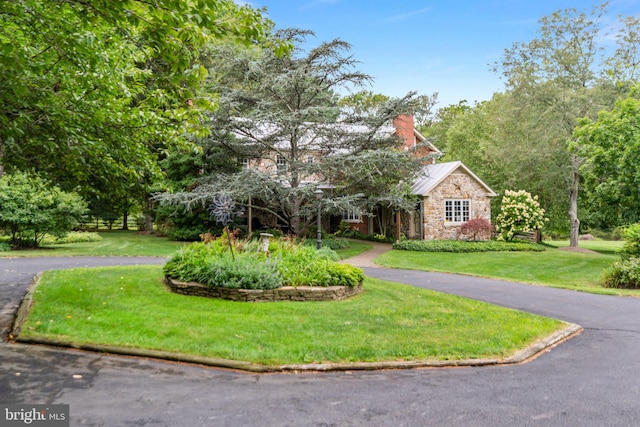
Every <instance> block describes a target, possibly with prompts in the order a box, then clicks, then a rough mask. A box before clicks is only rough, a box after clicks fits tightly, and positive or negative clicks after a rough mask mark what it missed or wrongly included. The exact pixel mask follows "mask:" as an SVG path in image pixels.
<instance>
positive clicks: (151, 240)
mask: <svg viewBox="0 0 640 427" xmlns="http://www.w3.org/2000/svg"><path fill="white" fill-rule="evenodd" d="M99 235H100V236H101V237H102V240H101V241H99V242H83V243H65V244H56V245H48V246H44V247H43V248H40V249H34V250H17V251H8V252H0V257H38V256H158V257H168V256H171V255H172V254H173V253H174V252H175V251H176V250H178V248H180V247H181V246H183V245H185V244H187V243H185V242H176V241H173V240H170V239H168V238H166V237H157V236H153V235H148V234H143V233H138V232H136V231H101V232H99ZM349 244H350V247H349V248H346V249H339V250H337V251H336V252H337V253H338V256H339V257H340V259H345V258H349V257H352V256H355V255H358V254H359V253H362V252H364V251H366V250H368V249H370V248H371V245H370V244H367V243H361V242H352V241H350V242H349Z"/></svg>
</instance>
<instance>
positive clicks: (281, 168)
mask: <svg viewBox="0 0 640 427" xmlns="http://www.w3.org/2000/svg"><path fill="white" fill-rule="evenodd" d="M276 168H277V170H278V173H285V172H287V171H288V170H289V165H288V164H287V158H286V157H285V156H283V155H281V154H278V155H276Z"/></svg>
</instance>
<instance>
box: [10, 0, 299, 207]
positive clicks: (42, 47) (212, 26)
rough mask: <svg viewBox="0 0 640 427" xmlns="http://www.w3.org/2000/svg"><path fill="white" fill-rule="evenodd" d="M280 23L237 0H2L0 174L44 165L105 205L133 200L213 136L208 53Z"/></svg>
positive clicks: (252, 39) (259, 36)
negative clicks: (171, 153)
mask: <svg viewBox="0 0 640 427" xmlns="http://www.w3.org/2000/svg"><path fill="white" fill-rule="evenodd" d="M271 28H272V24H271V22H270V21H268V20H266V19H264V18H263V17H262V15H261V13H260V11H258V10H255V9H252V8H250V7H248V6H242V7H241V6H238V5H237V4H236V3H235V2H234V1H232V0H215V1H204V0H192V1H183V0H150V1H142V0H124V1H118V2H113V1H106V0H89V1H84V0H64V1H62V0H46V1H45V0H2V1H0V175H1V174H2V172H3V171H4V170H5V169H6V170H8V171H13V170H36V171H38V172H40V173H45V174H47V176H49V177H50V179H52V180H53V181H55V182H57V183H58V184H60V185H62V186H63V187H64V188H67V189H71V188H76V187H77V186H80V187H81V188H82V191H83V195H84V196H85V197H86V198H87V199H89V200H92V199H93V200H94V202H93V203H92V204H94V205H95V204H100V202H99V199H100V198H102V199H104V200H110V199H116V198H123V197H124V196H125V195H126V194H128V193H131V188H132V187H133V186H136V185H138V184H139V183H141V182H148V181H149V180H150V179H151V180H153V179H155V178H157V177H159V168H158V166H157V158H156V157H157V154H158V153H159V152H161V151H162V150H164V149H166V148H167V147H169V146H171V145H174V144H185V143H186V140H185V136H186V135H188V134H189V133H193V132H196V131H197V130H198V129H202V128H201V127H200V124H201V120H200V115H201V111H202V110H206V109H207V108H208V107H210V106H211V103H212V101H213V96H212V94H209V93H204V92H202V91H201V90H200V89H201V84H202V82H203V80H204V78H205V76H206V69H205V68H204V67H203V66H202V63H201V57H200V49H201V47H202V46H204V45H205V44H207V43H211V42H213V41H217V40H221V39H225V40H227V39H232V40H237V41H242V42H244V43H248V44H251V43H257V42H262V41H264V40H265V39H266V34H268V33H269V32H270V31H271ZM271 47H272V48H273V49H276V50H279V51H281V50H283V49H285V50H286V48H287V46H286V45H285V44H281V43H278V42H277V41H275V40H274V41H273V43H272V45H271Z"/></svg>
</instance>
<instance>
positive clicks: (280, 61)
mask: <svg viewBox="0 0 640 427" xmlns="http://www.w3.org/2000/svg"><path fill="white" fill-rule="evenodd" d="M311 35H312V33H311V32H309V31H302V30H293V29H291V30H285V31H283V32H280V33H277V34H276V37H277V38H278V39H281V40H286V41H288V42H289V43H290V44H291V45H292V46H294V49H293V52H292V55H291V56H287V57H283V56H278V55H275V54H274V53H273V52H270V51H264V50H263V51H255V50H246V49H243V50H240V51H239V50H238V48H237V46H229V45H225V46H219V47H218V49H216V50H213V51H211V52H210V58H211V60H212V61H214V63H215V64H219V66H217V67H216V68H215V70H211V73H210V75H211V83H212V87H211V90H212V91H213V92H215V93H218V94H219V95H220V97H219V103H220V108H219V109H217V110H216V111H215V112H214V113H212V115H211V120H210V126H211V129H212V135H211V137H210V138H209V139H210V140H211V141H214V142H215V143H217V144H218V146H219V147H220V148H222V149H223V150H224V151H225V152H226V153H228V156H229V157H231V158H235V159H237V160H238V162H239V163H240V162H244V165H245V166H247V167H245V168H243V169H242V170H241V171H240V172H239V173H234V174H220V173H219V174H214V175H211V176H209V177H208V178H207V179H206V180H203V182H202V183H201V184H200V185H199V186H198V187H197V188H196V189H195V190H194V191H193V192H190V193H183V194H180V195H178V196H173V197H170V198H171V199H172V200H174V201H176V200H178V201H187V202H190V203H209V202H210V201H211V198H212V197H213V195H214V194H216V193H218V192H230V193H231V194H233V196H234V198H235V199H236V200H238V201H241V202H245V203H246V202H248V200H249V199H250V198H251V200H252V201H253V202H254V206H255V207H256V209H263V210H266V211H268V212H270V213H271V214H273V215H277V217H278V218H279V221H280V223H282V224H285V225H286V226H287V227H288V228H289V229H290V231H291V232H293V233H295V234H300V233H303V232H304V230H305V229H306V227H307V226H308V225H309V224H310V221H311V220H312V219H313V218H314V213H315V209H316V206H317V205H316V201H315V198H314V195H313V193H314V191H315V190H316V189H317V188H318V186H321V187H322V188H324V189H325V190H330V191H325V198H324V199H323V205H324V206H325V209H327V210H333V212H334V213H339V212H341V211H342V210H345V209H346V208H347V207H351V208H352V209H358V210H359V209H362V210H363V211H366V209H367V208H368V207H370V206H372V205H373V204H375V203H376V202H379V201H381V200H382V199H386V203H387V205H389V206H393V207H395V208H406V207H407V206H408V205H411V206H412V207H413V202H408V201H407V198H406V191H404V189H403V188H400V187H398V182H399V181H400V180H402V179H405V180H410V179H411V176H412V174H414V173H415V172H416V171H417V169H418V168H419V166H420V165H419V162H417V161H415V159H412V157H411V156H410V154H409V153H407V152H405V151H403V150H400V144H399V139H398V137H397V136H395V135H394V132H393V128H392V127H391V120H392V119H393V118H394V117H395V116H397V115H398V114H401V113H410V112H411V110H412V109H414V107H415V97H414V95H413V94H408V95H407V96H406V97H404V98H401V99H387V100H385V101H384V102H383V103H382V104H381V106H380V108H378V109H377V110H376V111H375V112H374V113H371V112H370V111H369V112H367V113H366V114H362V111H360V110H357V111H356V110H355V109H350V110H344V109H342V110H341V109H340V108H339V105H338V99H339V98H338V96H337V95H336V94H337V93H338V92H339V91H340V90H349V89H354V88H355V89H358V88H361V87H363V86H364V85H366V84H368V83H369V81H370V80H371V78H370V77H369V76H368V75H365V74H363V73H361V72H359V71H357V69H356V68H355V66H356V61H355V60H354V59H353V57H352V56H349V55H348V54H347V52H348V50H349V48H350V46H349V44H348V43H346V42H344V41H342V40H333V41H330V42H323V43H320V44H319V45H318V46H317V47H315V48H312V49H310V50H309V51H308V52H304V51H302V49H301V48H300V46H301V45H302V43H303V42H304V41H305V40H306V38H307V37H309V36H311ZM376 198H377V199H376Z"/></svg>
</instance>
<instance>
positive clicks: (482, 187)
mask: <svg viewBox="0 0 640 427" xmlns="http://www.w3.org/2000/svg"><path fill="white" fill-rule="evenodd" d="M393 126H394V128H395V131H396V133H397V134H398V135H399V136H400V137H401V138H402V140H403V141H404V147H405V149H406V150H409V149H412V148H415V147H416V145H417V144H420V143H422V146H423V148H422V150H418V151H417V153H416V154H417V155H418V156H420V157H425V159H426V160H425V162H424V163H425V166H424V167H423V169H422V173H421V174H420V177H419V178H418V179H416V181H415V182H414V183H413V185H412V187H411V188H412V190H413V193H414V194H415V195H416V196H418V198H419V202H418V204H417V206H416V211H415V212H411V213H403V214H400V215H397V214H396V215H393V214H392V213H388V212H387V213H386V214H387V215H390V220H391V221H392V223H393V225H394V226H395V227H396V229H398V230H399V231H400V233H402V234H404V235H405V236H406V237H407V238H409V239H419V240H456V239H460V238H465V236H463V235H462V233H461V231H460V228H461V226H462V224H464V223H465V222H466V221H468V220H470V219H473V218H483V219H486V220H487V221H489V222H491V198H492V197H495V196H496V193H495V192H494V191H493V190H492V189H491V188H490V187H489V186H488V185H487V184H486V183H484V182H483V181H482V180H481V179H480V178H479V177H478V176H477V175H476V174H474V173H473V172H472V171H471V170H470V169H469V168H468V167H467V166H465V165H464V164H463V163H462V162H460V161H456V162H445V163H438V162H437V161H436V160H435V159H436V158H437V157H438V156H437V155H438V154H439V155H442V153H441V152H440V150H438V148H436V147H435V146H434V145H433V144H430V143H427V142H426V141H425V137H424V136H422V135H421V134H420V132H418V131H417V130H416V129H415V127H414V122H413V117H411V116H399V117H398V118H396V120H394V123H393ZM432 154H436V156H432ZM379 215H385V212H382V211H381V212H379ZM343 220H344V221H347V222H349V223H350V224H351V227H352V228H353V229H357V230H358V231H360V232H361V233H363V234H374V233H378V232H380V230H377V229H376V224H375V221H374V220H373V218H371V217H367V216H363V217H362V218H360V217H358V216H357V215H351V214H350V213H346V214H345V215H343ZM398 220H399V221H400V227H397V226H398ZM477 237H479V238H481V239H490V238H491V236H490V235H489V234H487V235H486V236H477Z"/></svg>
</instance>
